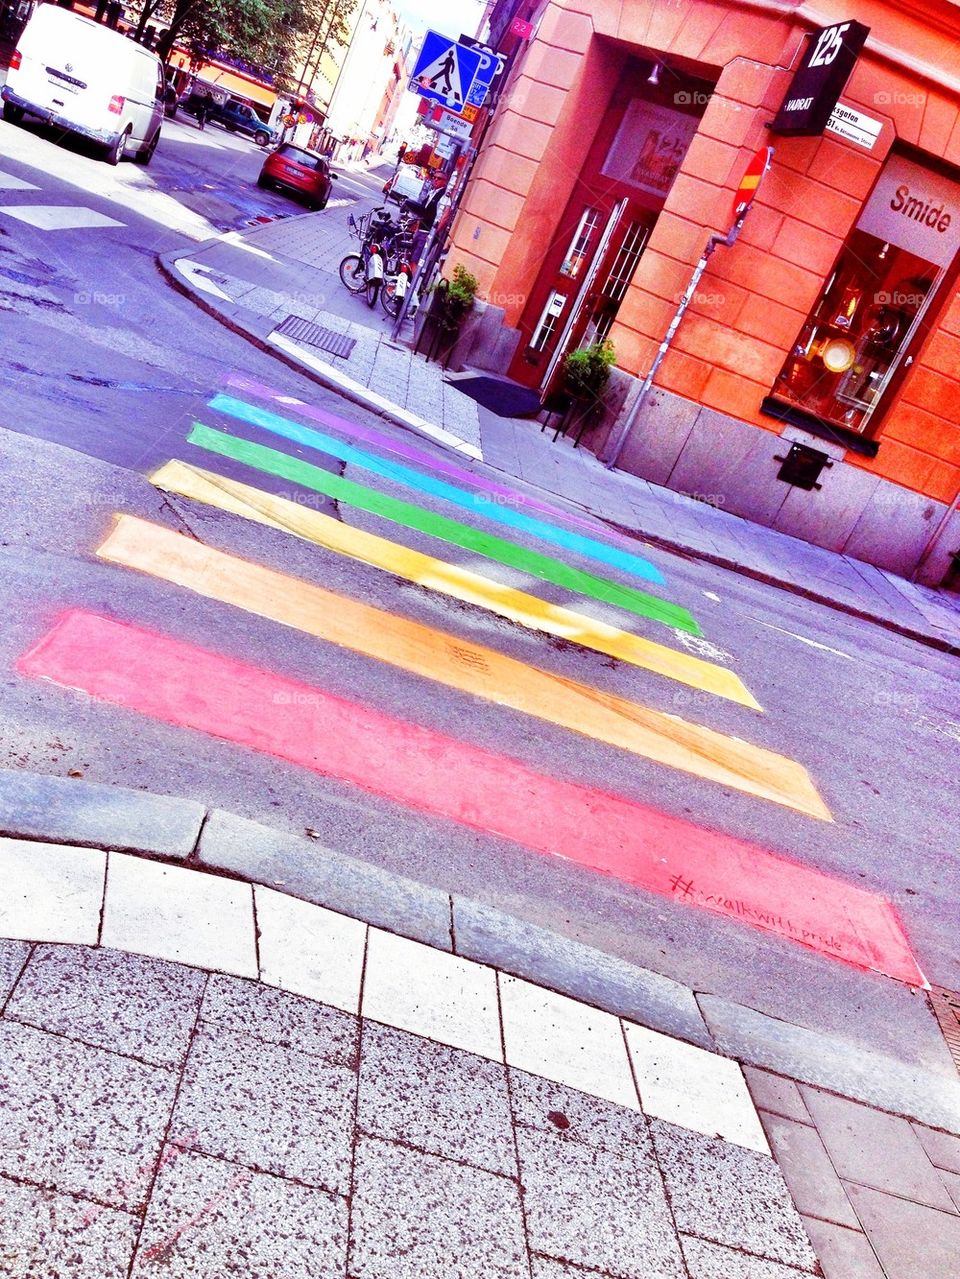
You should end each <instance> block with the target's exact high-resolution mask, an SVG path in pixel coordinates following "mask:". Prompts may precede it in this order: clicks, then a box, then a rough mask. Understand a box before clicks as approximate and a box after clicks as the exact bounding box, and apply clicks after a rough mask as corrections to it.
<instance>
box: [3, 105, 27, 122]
mask: <svg viewBox="0 0 960 1279" xmlns="http://www.w3.org/2000/svg"><path fill="white" fill-rule="evenodd" d="M3 118H4V120H6V122H7V124H19V123H20V121H21V120H22V119H23V107H15V106H14V105H13V103H12V102H5V103H4V104H3Z"/></svg>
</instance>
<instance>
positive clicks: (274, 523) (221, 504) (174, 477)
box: [150, 461, 763, 711]
mask: <svg viewBox="0 0 960 1279" xmlns="http://www.w3.org/2000/svg"><path fill="white" fill-rule="evenodd" d="M150 478H151V481H152V482H153V483H154V484H156V485H157V487H158V488H161V489H163V490H164V491H165V492H168V493H177V494H179V495H180V496H181V497H187V498H190V499H191V500H193V501H196V502H205V503H206V504H207V505H208V506H215V507H217V508H218V509H219V510H221V511H230V512H232V513H233V514H234V515H242V516H243V517H244V518H245V519H248V520H255V521H256V522H257V523H258V524H266V525H268V526H269V527H270V528H276V529H281V530H282V531H283V532H285V533H293V534H294V535H295V536H297V537H301V538H304V539H305V540H307V541H309V542H315V543H316V544H317V545H318V546H323V547H325V548H326V549H327V550H331V551H337V552H338V553H339V554H341V555H348V556H350V557H351V558H352V559H355V560H359V561H360V562H361V563H363V564H370V565H372V566H373V567H374V568H380V569H383V570H384V571H385V572H387V573H391V574H393V576H395V577H402V578H405V579H406V580H407V581H408V582H415V583H416V584H417V585H418V586H424V587H426V588H428V589H429V590H432V591H439V592H442V593H443V594H444V595H451V596H452V597H453V598H454V599H457V600H462V601H463V602H464V603H467V604H476V605H479V606H480V607H481V608H486V609H489V610H490V612H492V613H498V614H499V615H500V616H501V617H506V618H509V619H510V621H512V622H519V623H520V625H521V626H528V627H529V628H530V629H531V630H535V631H544V632H546V633H547V634H548V635H559V636H561V637H562V638H563V639H566V640H571V641H572V642H573V643H575V644H582V645H584V646H585V647H586V648H592V649H595V650H596V651H597V652H598V653H606V654H607V655H608V656H609V657H616V658H619V659H621V660H622V661H625V662H630V663H631V664H632V665H634V666H639V667H641V668H642V669H643V670H647V671H653V672H654V673H655V674H657V675H664V676H666V678H667V679H672V680H676V681H678V683H681V684H687V685H689V686H690V687H691V688H695V689H698V690H699V691H701V692H704V693H713V694H715V695H716V696H717V697H725V698H727V699H728V700H729V701H731V702H738V703H739V704H740V705H741V706H749V707H751V708H752V709H753V710H758V711H759V710H762V709H763V708H762V707H761V706H760V703H759V702H758V701H757V700H756V698H755V697H754V696H753V694H752V693H751V692H750V691H749V689H748V688H746V686H745V685H744V683H743V681H742V680H741V679H740V677H739V676H738V675H735V674H734V672H733V671H729V670H727V669H726V668H725V667H723V666H717V665H715V664H714V663H713V662H706V661H704V660H703V659H702V658H699V657H692V656H691V655H690V654H688V653H678V652H676V651H675V650H674V649H672V648H667V647H666V645H664V644H657V643H655V642H654V641H653V640H648V639H643V638H642V637H641V636H639V635H632V634H631V633H630V632H629V631H622V630H619V629H618V628H617V627H615V626H608V625H607V624H606V623H605V622H598V621H596V620H594V619H593V618H591V617H587V616H585V615H584V614H583V613H577V612H574V610H572V609H568V608H563V607H562V606H561V605H559V604H548V603H546V601H544V600H541V599H538V598H537V597H536V596H535V595H527V594H526V593H525V592H524V591H518V590H515V589H514V588H513V587H511V586H502V585H501V584H500V583H499V582H494V581H492V580H491V579H490V578H487V577H483V576H482V575H481V574H479V573H473V572H471V571H470V570H469V569H465V568H459V567H458V566H457V565H456V564H448V563H446V562H445V561H444V560H439V559H436V558H434V557H433V556H432V555H423V554H421V553H420V552H419V551H412V550H409V549H408V548H407V547H405V546H401V545H399V544H398V543H396V542H391V541H389V540H388V539H387V538H385V537H378V536H377V535H376V534H374V533H367V532H365V531H364V530H363V529H358V528H352V527H351V526H350V525H349V524H344V523H342V521H340V520H335V519H333V518H332V517H331V516H329V515H323V514H322V513H321V512H320V511H314V510H312V509H311V508H310V507H303V506H298V505H297V504H296V502H291V501H289V500H288V499H287V498H283V497H275V496H274V495H273V494H272V493H265V492H263V490H262V489H257V488H252V487H251V486H250V485H248V484H241V483H239V482H238V481H236V480H228V479H225V478H224V477H223V476H221V475H215V474H214V473H213V472H212V471H205V470H202V469H201V468H200V467H196V466H189V465H188V464H187V463H186V462H177V461H174V462H167V463H166V464H165V465H164V466H162V467H161V468H160V469H159V470H158V471H157V472H156V473H155V474H154V475H152V476H151V477H150Z"/></svg>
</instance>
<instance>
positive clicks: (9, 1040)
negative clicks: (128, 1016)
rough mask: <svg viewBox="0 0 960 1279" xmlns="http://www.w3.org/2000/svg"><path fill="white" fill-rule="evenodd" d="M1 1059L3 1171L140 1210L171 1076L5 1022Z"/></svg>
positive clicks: (0, 1029) (0, 1031)
mask: <svg viewBox="0 0 960 1279" xmlns="http://www.w3.org/2000/svg"><path fill="white" fill-rule="evenodd" d="M0 1061H2V1062H3V1070H2V1072H0V1173H7V1174H8V1175H9V1176H11V1177H16V1178H22V1179H24V1180H27V1181H33V1182H37V1183H38V1184H40V1185H44V1186H50V1187H52V1188H54V1189H55V1190H62V1191H66V1192H69V1193H74V1194H84V1195H90V1196H93V1197H95V1198H97V1199H100V1200H102V1201H104V1202H105V1203H110V1204H115V1205H118V1206H122V1207H126V1208H130V1209H136V1208H138V1207H139V1206H140V1205H141V1204H142V1202H143V1199H144V1196H145V1194H146V1191H147V1187H148V1185H149V1183H150V1177H151V1176H152V1173H153V1169H154V1166H155V1164H156V1160H157V1156H158V1154H159V1150H160V1143H161V1140H162V1138H163V1133H164V1129H165V1128H166V1125H167V1122H168V1119H169V1116H170V1109H171V1107H172V1105H173V1098H174V1090H175V1087H176V1076H175V1075H174V1074H173V1073H172V1072H171V1071H168V1070H163V1069H161V1068H160V1067H157V1066H147V1065H145V1064H143V1063H142V1062H138V1061H133V1060H132V1059H131V1058H129V1057H118V1056H116V1055H115V1054H114V1053H110V1052H106V1051H104V1049H102V1048H92V1047H90V1046H89V1045H86V1044H79V1043H76V1042H74V1041H72V1040H67V1039H61V1038H59V1037H58V1036H56V1035H49V1034H47V1033H46V1032H45V1031H42V1030H36V1029H34V1027H32V1026H21V1025H19V1024H18V1023H17V1022H13V1021H8V1020H7V1019H4V1020H2V1021H0Z"/></svg>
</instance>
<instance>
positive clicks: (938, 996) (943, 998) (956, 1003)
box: [929, 986, 960, 1071]
mask: <svg viewBox="0 0 960 1279" xmlns="http://www.w3.org/2000/svg"><path fill="white" fill-rule="evenodd" d="M929 993H930V1006H931V1007H932V1008H933V1014H934V1016H935V1017H936V1019H937V1021H938V1022H939V1023H940V1029H941V1030H942V1031H943V1037H944V1039H945V1040H946V1041H947V1048H948V1049H949V1050H950V1056H951V1057H952V1058H953V1064H954V1065H955V1066H956V1068H957V1070H958V1071H960V993H958V992H957V991H955V990H944V988H943V987H942V986H932V987H931V988H930V992H929Z"/></svg>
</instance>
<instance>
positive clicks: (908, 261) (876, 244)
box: [773, 156, 960, 434]
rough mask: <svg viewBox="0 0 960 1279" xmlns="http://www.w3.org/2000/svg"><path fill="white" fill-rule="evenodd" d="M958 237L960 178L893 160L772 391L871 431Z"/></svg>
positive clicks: (862, 431)
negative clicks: (949, 176) (953, 179)
mask: <svg viewBox="0 0 960 1279" xmlns="http://www.w3.org/2000/svg"><path fill="white" fill-rule="evenodd" d="M958 236H960V185H958V184H957V183H955V182H952V181H951V180H950V179H948V178H945V177H943V176H941V175H940V174H937V173H933V172H931V171H929V170H926V169H923V168H921V166H920V165H918V164H915V163H913V162H912V161H910V160H906V159H905V158H904V157H902V156H893V157H891V159H890V160H889V161H888V162H887V165H886V166H885V168H884V171H883V173H882V174H881V177H880V180H879V181H878V183H877V186H876V187H875V188H874V191H873V194H872V195H871V196H870V199H869V200H868V201H867V204H866V205H865V206H864V209H863V212H862V213H861V215H860V218H859V220H858V222H857V226H856V228H855V229H854V230H853V231H852V232H851V233H850V235H849V236H848V237H847V241H846V243H845V244H844V246H843V250H842V252H841V254H840V257H839V258H838V259H837V262H836V264H835V266H834V268H833V271H832V272H831V274H830V276H829V278H828V279H827V282H826V285H825V287H824V289H823V291H822V292H821V294H820V297H819V298H818V299H817V301H816V303H815V305H814V307H813V310H812V311H811V313H810V316H809V318H808V319H807V322H806V324H805V325H804V327H803V329H802V330H801V331H800V334H799V336H798V338H797V342H796V344H795V345H794V347H793V350H792V351H791V353H790V356H789V358H788V359H787V361H786V363H785V364H784V366H783V369H782V370H781V372H780V375H779V377H778V378H777V381H776V383H775V385H774V388H773V393H774V395H775V396H776V397H777V398H778V399H780V400H786V401H788V402H793V403H794V404H796V405H797V406H798V407H800V408H802V409H803V410H805V411H806V412H809V413H812V414H814V415H815V416H816V417H818V418H820V419H822V420H823V421H826V422H830V423H832V424H835V425H837V426H842V427H845V428H846V429H847V430H852V431H856V432H858V433H860V434H869V433H870V432H871V430H872V427H871V423H873V422H874V418H875V414H876V412H877V410H878V408H879V407H880V405H881V403H882V400H883V396H884V393H885V392H886V390H887V388H888V386H889V385H890V382H891V379H892V378H893V376H894V374H895V372H896V371H897V369H898V368H900V367H901V365H902V363H903V361H904V359H905V358H908V351H909V348H910V347H911V345H913V344H914V338H915V337H917V336H918V335H919V334H920V333H921V330H922V326H923V317H924V315H925V313H926V312H927V310H928V309H929V307H930V304H931V302H932V301H933V298H934V296H935V294H936V292H937V290H938V287H939V285H940V283H941V281H942V280H943V277H944V276H945V274H946V271H947V268H948V267H949V266H950V264H951V262H952V261H953V258H954V256H955V254H956V252H957V249H958V247H960V244H958ZM875 425H876V423H874V426H875Z"/></svg>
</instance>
